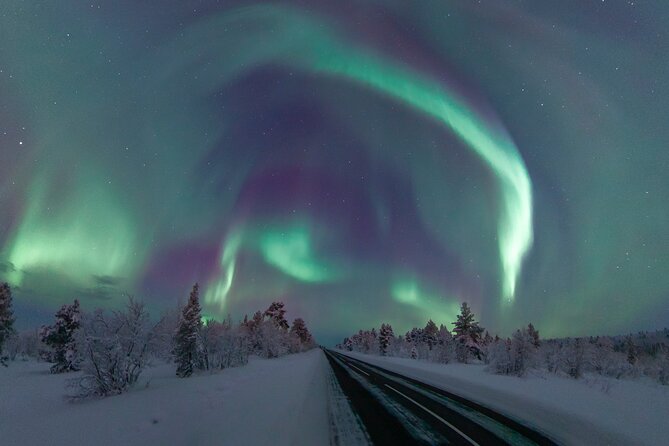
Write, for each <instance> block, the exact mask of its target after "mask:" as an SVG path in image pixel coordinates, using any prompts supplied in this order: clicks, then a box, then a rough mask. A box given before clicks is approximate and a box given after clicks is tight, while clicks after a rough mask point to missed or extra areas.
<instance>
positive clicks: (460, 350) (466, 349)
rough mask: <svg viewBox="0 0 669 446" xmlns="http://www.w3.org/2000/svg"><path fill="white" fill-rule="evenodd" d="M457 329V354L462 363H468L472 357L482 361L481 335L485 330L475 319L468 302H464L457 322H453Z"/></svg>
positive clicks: (455, 331)
mask: <svg viewBox="0 0 669 446" xmlns="http://www.w3.org/2000/svg"><path fill="white" fill-rule="evenodd" d="M453 325H455V327H454V328H453V332H454V333H455V337H454V338H455V342H456V354H457V357H458V360H459V361H460V362H464V363H466V362H468V361H469V358H470V357H471V356H474V357H476V358H478V359H481V334H482V333H483V328H482V327H480V326H479V323H478V322H477V321H476V320H475V318H474V313H472V311H471V309H470V308H469V305H467V302H463V303H462V306H461V307H460V314H458V316H457V320H456V321H455V322H453Z"/></svg>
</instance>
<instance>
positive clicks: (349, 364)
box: [344, 362, 369, 376]
mask: <svg viewBox="0 0 669 446" xmlns="http://www.w3.org/2000/svg"><path fill="white" fill-rule="evenodd" d="M344 364H346V365H347V366H349V367H353V368H354V369H356V370H357V371H358V372H360V373H364V374H365V375H367V376H369V373H367V372H365V371H364V370H361V369H359V368H357V367H356V366H354V365H353V364H351V363H350V362H345V363H344Z"/></svg>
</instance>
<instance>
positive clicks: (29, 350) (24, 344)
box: [5, 329, 40, 361]
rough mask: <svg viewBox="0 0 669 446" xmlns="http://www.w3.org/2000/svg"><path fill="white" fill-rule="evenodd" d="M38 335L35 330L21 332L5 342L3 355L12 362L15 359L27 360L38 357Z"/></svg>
mask: <svg viewBox="0 0 669 446" xmlns="http://www.w3.org/2000/svg"><path fill="white" fill-rule="evenodd" d="M39 342H40V341H39V335H38V331H37V330H36V329H33V330H25V331H22V332H20V333H18V334H16V335H15V336H12V337H10V338H9V340H8V341H7V344H6V346H5V353H6V355H7V357H8V358H9V359H10V360H11V361H14V360H16V359H17V358H20V359H28V358H35V359H36V358H38V357H39Z"/></svg>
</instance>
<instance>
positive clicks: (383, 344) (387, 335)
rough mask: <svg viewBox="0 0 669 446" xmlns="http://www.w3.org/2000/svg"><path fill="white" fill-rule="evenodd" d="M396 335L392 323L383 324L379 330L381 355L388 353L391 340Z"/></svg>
mask: <svg viewBox="0 0 669 446" xmlns="http://www.w3.org/2000/svg"><path fill="white" fill-rule="evenodd" d="M394 337H395V334H394V333H393V327H392V326H391V325H390V324H381V329H380V330H379V352H380V353H381V356H386V355H387V354H388V346H389V345H390V340H391V339H392V338H394Z"/></svg>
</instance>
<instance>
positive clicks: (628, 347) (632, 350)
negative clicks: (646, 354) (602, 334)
mask: <svg viewBox="0 0 669 446" xmlns="http://www.w3.org/2000/svg"><path fill="white" fill-rule="evenodd" d="M625 353H626V354H627V362H629V364H630V365H632V366H633V365H635V364H636V361H637V349H636V346H635V345H634V341H633V340H632V336H631V335H630V336H627V339H626V340H625Z"/></svg>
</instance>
